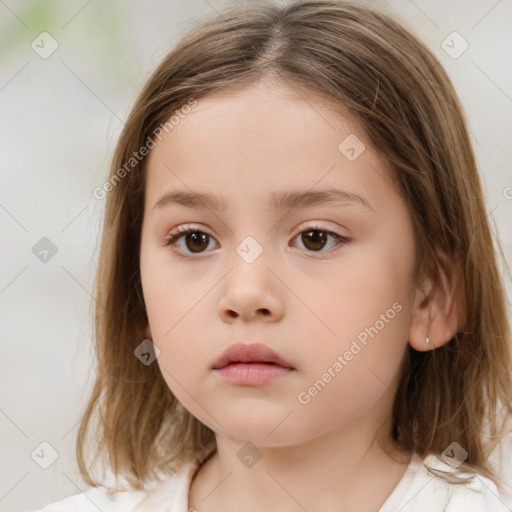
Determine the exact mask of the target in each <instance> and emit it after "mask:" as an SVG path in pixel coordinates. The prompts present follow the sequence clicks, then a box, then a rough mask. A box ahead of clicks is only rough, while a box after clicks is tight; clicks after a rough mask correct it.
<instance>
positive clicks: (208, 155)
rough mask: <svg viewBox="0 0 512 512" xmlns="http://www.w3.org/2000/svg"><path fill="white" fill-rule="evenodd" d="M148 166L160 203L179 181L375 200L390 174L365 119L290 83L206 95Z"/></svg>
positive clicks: (150, 191)
mask: <svg viewBox="0 0 512 512" xmlns="http://www.w3.org/2000/svg"><path fill="white" fill-rule="evenodd" d="M347 149H348V150H351V149H354V150H355V156H356V158H355V159H354V158H353V156H354V151H352V153H350V152H349V153H348V154H347V153H346V151H347ZM349 157H350V158H349ZM146 172H147V182H146V184H147V187H146V195H147V197H148V198H149V200H150V201H152V202H153V203H154V202H155V201H156V200H157V199H158V198H159V197H160V196H161V195H162V193H163V192H166V191H168V190H172V189H173V188H179V189H180V190H183V189H187V188H188V189H189V190H190V191H207V190H210V191H218V192H220V191H222V192H223V195H226V196H231V195H233V196H236V195H237V194H238V197H239V198H240V194H243V197H244V199H245V200H246V201H253V202H256V203H257V202H258V201H261V200H263V198H266V197H268V196H269V194H270V193H271V192H272V191H275V190H281V191H282V190H286V189H314V188H326V187H342V188H344V189H347V190H348V191H353V192H354V193H358V194H360V195H365V196H366V197H368V199H369V200H370V202H371V197H372V195H373V192H372V189H374V188H375V187H374V186H372V185H375V183H376V181H375V180H376V179H381V180H384V181H386V180H387V181H389V180H388V179H387V176H386V174H387V173H386V170H385V168H384V164H383V161H382V160H381V158H380V157H379V155H377V153H376V152H374V151H373V149H372V148H371V147H370V146H369V143H368V141H367V139H366V135H365V133H364V132H363V131H362V129H361V127H360V125H359V123H358V122H357V120H355V119H354V118H353V117H352V116H350V115H349V114H348V112H347V113H346V114H345V113H344V110H343V109H342V107H339V106H338V105H336V108H335V106H334V105H333V104H332V103H330V102H328V101H326V100H325V99H323V98H322V97H320V96H316V95H312V94H311V93H307V92H305V91H299V90H298V89H294V88H291V87H288V86H286V85H282V84H278V85H276V84H273V85H269V84H258V85H257V86H251V87H246V88H243V89H233V90H230V91H229V93H227V92H223V93H214V94H211V95H208V96H206V97H204V98H201V99H199V100H198V102H197V105H196V106H195V107H192V108H191V111H190V112H189V113H187V114H182V115H181V116H179V122H178V123H177V124H176V125H175V126H174V127H173V129H172V130H170V131H169V133H164V134H163V139H162V141H161V142H158V143H157V145H156V147H154V148H153V149H152V150H151V152H150V154H149V157H148V161H147V165H146ZM151 206H152V205H151Z"/></svg>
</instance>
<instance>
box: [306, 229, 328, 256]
mask: <svg viewBox="0 0 512 512" xmlns="http://www.w3.org/2000/svg"><path fill="white" fill-rule="evenodd" d="M301 235H302V236H301V240H302V243H303V244H304V246H305V247H307V248H308V249H311V250H312V251H319V250H321V249H323V248H324V246H325V244H326V242H327V238H328V235H326V233H325V231H319V230H318V229H314V230H312V231H304V232H303V233H301Z"/></svg>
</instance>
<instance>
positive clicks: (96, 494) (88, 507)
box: [35, 487, 148, 512]
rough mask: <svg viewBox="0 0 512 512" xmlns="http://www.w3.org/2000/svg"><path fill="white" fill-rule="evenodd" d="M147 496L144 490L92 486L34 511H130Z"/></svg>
mask: <svg viewBox="0 0 512 512" xmlns="http://www.w3.org/2000/svg"><path fill="white" fill-rule="evenodd" d="M147 496H148V492H145V491H133V490H132V491H112V490H111V489H108V488H105V487H92V488H90V489H87V490H86V491H84V492H81V493H79V494H73V495H72V496H68V497H67V498H63V499H61V500H59V501H55V502H53V503H50V504H49V505H46V506H45V507H44V508H42V509H39V510H37V511H35V512H93V511H94V512H98V510H101V511H102V512H114V511H116V512H117V511H119V512H121V511H131V510H133V509H134V508H135V507H136V506H137V505H138V504H139V503H141V502H142V501H143V500H144V499H145V498H146V497H147Z"/></svg>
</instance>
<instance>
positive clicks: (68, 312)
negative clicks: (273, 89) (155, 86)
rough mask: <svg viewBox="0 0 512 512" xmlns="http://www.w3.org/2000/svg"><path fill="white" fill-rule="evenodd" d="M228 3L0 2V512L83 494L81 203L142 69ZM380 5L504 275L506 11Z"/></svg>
mask: <svg viewBox="0 0 512 512" xmlns="http://www.w3.org/2000/svg"><path fill="white" fill-rule="evenodd" d="M232 3H234V2H221V1H214V0H210V1H208V2H207V1H206V0H193V1H185V0H174V1H169V0H154V1H146V2H143V1H141V0H129V1H126V0H125V1H120V0H116V1H113V0H109V1H107V0H103V1H102V0H89V1H87V0H76V1H75V0H73V1H57V0H53V1H52V0H49V1H38V0H22V1H15V0H0V48H1V54H0V130H1V131H0V158H1V160H0V162H1V166H0V171H1V175H0V176H1V185H0V223H1V224H0V225H1V243H2V246H1V247H2V251H1V257H2V260H1V265H0V307H1V311H2V319H1V321H2V323H1V356H0V364H1V373H0V389H1V396H0V429H1V430H0V439H1V455H0V464H1V467H0V510H2V511H5V510H9V511H15V510H17V511H27V510H33V509H35V508H40V507H42V506H44V505H46V504H47V503H49V502H53V501H56V500H58V499H62V498H64V497H66V496H68V495H71V494H75V493H78V492H80V489H83V488H84V483H83V481H82V480H81V478H80V477H79V474H78V471H77V465H76V461H75V455H74V443H75V439H76V433H77V420H78V417H79V414H80V412H81V410H82V408H83V406H84V404H85V398H84V397H85V396H86V393H87V392H88V390H89V386H90V384H91V383H92V372H93V371H94V367H93V355H92V345H91V336H92V311H93V309H92V307H93V304H94V300H93V298H92V296H91V290H92V286H93V279H94V273H95V268H96V263H97V255H98V247H99V236H100V228H101V225H102V215H103V208H104V202H103V201H98V200H96V199H95V198H94V197H93V195H92V191H93V189H94V188H95V187H97V186H101V185H102V184H103V182H104V181H105V180H106V178H107V176H108V165H109V162H110V159H111V156H112V152H113V148H114V145H115V142H116V139H117V137H118V135H119V133H120V130H121V128H122V123H123V120H124V119H126V117H127V114H128V112H129V110H130V108H131V106H132V104H133V101H134V99H135V96H136V94H137V92H138V91H139V89H140V87H141V86H142V84H143V83H144V81H145V80H146V79H147V78H148V76H149V74H150V73H151V71H152V70H153V69H154V67H155V66H156V65H157V63H158V62H159V61H160V59H161V58H162V57H163V56H164V55H165V54H166V53H167V52H168V51H169V50H170V49H171V47H172V46H173V44H174V43H175V42H176V41H177V40H178V39H179V38H180V37H181V35H183V33H184V32H185V31H186V30H187V28H188V27H189V26H190V23H192V22H195V21H196V20H197V19H199V18H201V16H202V15H203V14H205V13H209V12H211V11H212V10H216V9H220V8H222V7H223V6H225V5H228V4H232ZM379 3H381V4H382V5H385V6H387V7H388V9H389V10H390V11H391V12H394V13H396V14H397V15H398V16H399V17H400V18H401V20H402V22H403V23H404V24H405V25H406V26H407V27H409V28H410V29H411V30H412V31H413V32H415V33H416V34H417V35H418V36H419V37H420V38H421V39H423V40H424V41H425V42H426V43H427V45H428V46H429V47H430V48H431V49H432V50H433V51H434V53H435V54H436V55H437V56H438V58H439V59H440V61H441V63H442V64H443V66H444V67H445V68H446V69H447V71H448V73H449V74H450V76H451V78H452V79H453V82H454V84H455V86H456V89H457V91H458V93H459V95H460V97H461V100H462V102H463V105H464V107H465V109H466V112H467V114H468V117H469V122H470V129H471V134H472V139H473V142H474V144H475V149H476V152H477V157H478V163H479V167H480V171H481V174H482V176H483V180H484V187H485V194H486V198H487V201H488V203H487V204H488V211H489V212H490V215H489V218H490V219H491V220H492V223H493V224H495V226H496V228H495V229H496V233H497V236H498V237H499V239H500V240H501V243H502V245H503V249H504V252H505V254H506V258H507V260H508V265H510V260H511V258H510V255H511V253H512V250H511V248H512V229H511V224H510V216H511V210H512V199H510V198H511V197H512V189H507V187H511V186H512V176H511V167H512V165H511V163H512V158H511V147H512V144H511V141H512V137H511V135H512V123H511V120H512V68H511V66H510V55H511V54H512V31H511V29H510V27H512V2H511V1H510V0H508V1H507V0H501V1H497V0H476V1H468V0H449V1H447V0H415V1H414V2H413V1H412V0H393V1H388V2H379ZM44 31H46V32H48V33H50V34H51V36H52V37H53V38H54V39H55V40H56V41H57V43H58V45H59V46H58V49H57V50H56V51H55V52H54V53H53V54H52V55H51V56H49V57H48V58H46V59H43V58H41V57H40V56H39V55H38V54H37V53H36V52H35V51H34V50H33V49H32V47H31V43H32V41H33V40H36V42H37V41H38V39H37V37H38V36H39V34H40V33H41V32H44ZM453 31H457V32H459V33H460V34H461V35H462V37H463V38H464V39H465V40H467V42H468V43H469V48H468V49H467V50H466V51H465V52H464V53H463V54H462V55H461V56H460V57H458V58H457V59H453V58H452V57H450V56H449V55H447V53H446V52H445V51H444V50H443V48H442V47H441V43H442V41H443V40H444V39H445V38H446V37H447V36H448V35H449V34H450V33H452V32H453ZM507 190H508V198H509V199H507V197H506V196H507ZM507 219H508V220H507ZM42 237H48V238H49V239H50V240H51V241H52V242H53V243H54V244H55V245H56V246H57V249H58V252H57V254H56V255H55V256H54V257H53V258H51V259H50V260H49V261H47V262H46V263H43V262H41V261H40V260H39V259H37V258H36V257H35V255H34V254H33V253H32V247H33V246H34V245H35V244H36V243H37V242H38V241H39V240H40V239H41V238H42ZM504 264H505V262H504V261H502V262H501V265H502V267H504ZM507 292H508V297H509V298H510V297H511V296H512V293H511V286H510V279H509V278H507ZM41 442H48V443H50V444H51V445H52V446H53V447H54V448H55V449H56V450H57V452H58V455H59V456H58V458H57V460H56V461H55V462H54V464H52V465H51V466H50V467H49V468H48V469H42V468H41V467H40V466H39V465H38V464H36V462H35V461H34V460H33V459H32V458H31V453H33V452H34V450H35V449H36V448H38V447H39V445H40V443H41ZM40 450H41V448H39V449H38V451H37V450H36V453H41V451H40ZM45 453H48V450H46V451H45Z"/></svg>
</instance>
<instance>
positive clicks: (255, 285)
mask: <svg viewBox="0 0 512 512" xmlns="http://www.w3.org/2000/svg"><path fill="white" fill-rule="evenodd" d="M231 262H232V268H231V271H229V272H228V274H227V276H226V278H225V281H224V289H223V294H222V297H221V300H220V301H219V315H220V317H221V318H222V320H223V321H225V322H232V321H233V320H235V319H237V318H241V319H243V320H245V321H253V320H258V319H260V320H264V321H266V322H276V321H278V320H280V319H281V318H282V316H283V314H284V304H283V296H282V295H283V293H284V292H285V290H284V287H283V285H282V284H280V281H279V279H278V278H277V277H276V271H275V270H274V269H272V270H271V269H270V268H269V267H268V266H267V261H266V259H265V258H264V257H263V254H262V255H260V257H259V258H258V259H257V260H256V261H254V262H252V263H248V262H247V261H244V259H243V258H241V257H240V256H239V255H238V254H236V255H235V257H234V258H233V259H232V260H231Z"/></svg>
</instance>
